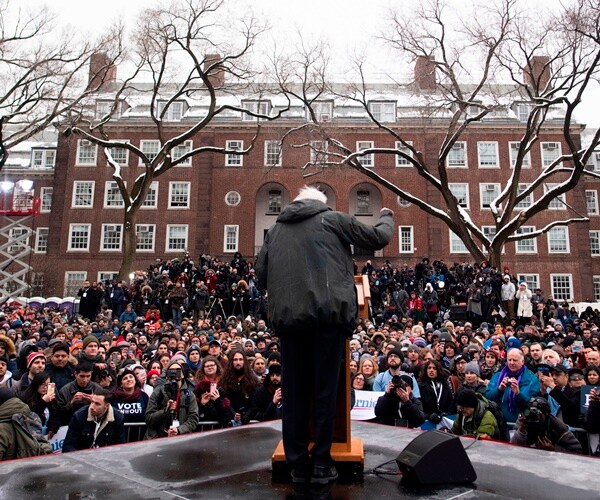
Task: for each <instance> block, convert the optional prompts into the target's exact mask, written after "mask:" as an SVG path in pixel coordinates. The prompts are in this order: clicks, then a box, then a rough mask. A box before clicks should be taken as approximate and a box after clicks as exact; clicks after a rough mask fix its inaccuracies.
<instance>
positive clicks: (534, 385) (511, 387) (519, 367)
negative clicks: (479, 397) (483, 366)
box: [485, 348, 540, 422]
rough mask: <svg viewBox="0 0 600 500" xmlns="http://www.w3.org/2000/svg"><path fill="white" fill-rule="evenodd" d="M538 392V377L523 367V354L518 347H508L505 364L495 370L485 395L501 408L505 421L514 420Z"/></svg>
mask: <svg viewBox="0 0 600 500" xmlns="http://www.w3.org/2000/svg"><path fill="white" fill-rule="evenodd" d="M539 394H540V382H539V380H538V378H537V377H536V376H535V375H534V374H533V373H532V372H530V371H529V370H528V369H527V368H526V367H525V355H524V354H523V352H522V351H521V350H520V349H516V348H513V349H510V350H509V351H508V353H507V355H506V366H505V367H504V368H503V369H502V371H500V372H497V373H496V374H495V375H494V376H493V377H492V379H491V380H490V383H489V384H488V386H487V389H486V391H485V397H486V398H487V399H489V400H491V401H495V402H496V403H498V404H499V405H500V406H501V408H502V413H503V414H504V417H505V418H506V421H507V422H516V420H517V417H518V416H519V413H520V412H521V410H522V409H523V408H525V406H526V405H527V402H528V401H529V400H530V399H531V398H532V397H534V396H537V395H539Z"/></svg>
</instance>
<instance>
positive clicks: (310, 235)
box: [256, 187, 394, 484]
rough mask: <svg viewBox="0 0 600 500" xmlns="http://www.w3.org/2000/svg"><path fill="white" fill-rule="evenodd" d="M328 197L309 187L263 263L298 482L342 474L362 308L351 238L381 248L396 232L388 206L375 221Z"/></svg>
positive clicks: (273, 235) (287, 446) (289, 451)
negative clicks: (341, 414) (349, 363)
mask: <svg viewBox="0 0 600 500" xmlns="http://www.w3.org/2000/svg"><path fill="white" fill-rule="evenodd" d="M326 203H327V197H326V196H325V194H324V193H322V192H321V191H319V190H318V189H316V188H314V187H304V188H303V189H301V190H300V193H299V195H298V196H297V197H296V199H295V200H294V201H293V202H292V203H291V204H290V205H288V206H287V207H285V209H284V210H283V211H282V212H281V214H280V215H279V217H277V223H276V224H275V225H274V226H273V227H272V228H271V229H270V230H269V232H268V233H267V235H266V236H265V242H264V244H263V247H262V249H261V251H260V254H259V256H258V259H257V263H256V271H257V276H258V279H259V280H260V282H261V283H262V284H263V285H264V286H265V288H266V289H267V291H268V294H269V310H270V316H271V321H272V327H273V330H274V332H275V334H277V335H278V336H279V338H280V340H281V355H282V362H281V367H282V380H281V382H282V391H283V394H284V404H283V413H282V419H283V422H282V430H283V446H284V450H285V455H286V461H287V462H288V464H289V465H290V466H291V468H292V481H293V482H295V483H307V482H308V481H310V482H311V483H317V484H327V483H328V482H330V481H334V480H335V479H337V470H336V468H335V466H334V461H333V459H332V457H331V443H332V441H333V427H334V421H335V408H336V394H337V387H338V381H339V371H340V363H339V361H340V360H341V359H342V356H343V353H344V346H345V343H346V339H347V338H348V337H350V336H351V334H352V331H353V330H354V328H355V327H356V319H357V316H358V305H357V300H356V291H355V285H354V277H353V274H354V265H353V262H352V252H351V245H355V246H357V247H360V248H365V249H371V250H378V249H380V248H383V247H384V246H385V245H387V244H388V243H389V241H390V240H391V238H392V235H393V232H394V226H393V212H392V211H391V210H389V209H387V208H382V209H381V212H380V216H379V220H378V221H377V222H376V223H375V225H373V226H370V225H367V224H363V223H362V222H360V221H359V220H358V219H356V218H355V217H353V216H351V215H349V214H346V213H343V212H335V211H333V210H332V209H331V208H329V207H328V206H327V205H326ZM307 346H309V347H308V348H307ZM312 401H314V446H313V448H312V450H311V452H310V455H309V451H308V446H309V443H310V437H311V436H310V431H309V423H310V418H309V411H310V407H311V402H312Z"/></svg>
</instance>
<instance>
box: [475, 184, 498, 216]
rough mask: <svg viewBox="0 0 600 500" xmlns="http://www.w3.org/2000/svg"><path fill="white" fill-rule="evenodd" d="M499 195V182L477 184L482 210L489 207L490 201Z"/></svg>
mask: <svg viewBox="0 0 600 500" xmlns="http://www.w3.org/2000/svg"><path fill="white" fill-rule="evenodd" d="M499 195H500V184H498V183H495V182H489V183H481V184H479V200H480V208H481V209H482V210H484V209H486V208H490V205H491V204H492V201H494V200H495V199H496V198H497V197H498V196H499Z"/></svg>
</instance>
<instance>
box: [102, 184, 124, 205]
mask: <svg viewBox="0 0 600 500" xmlns="http://www.w3.org/2000/svg"><path fill="white" fill-rule="evenodd" d="M124 206H125V200H123V195H122V194H121V191H119V186H118V185H117V183H116V182H115V181H106V184H105V186H104V208H122V207H124Z"/></svg>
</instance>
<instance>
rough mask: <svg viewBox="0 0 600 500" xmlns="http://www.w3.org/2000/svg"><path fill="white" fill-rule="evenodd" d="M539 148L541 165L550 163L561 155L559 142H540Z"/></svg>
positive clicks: (545, 165) (544, 165)
mask: <svg viewBox="0 0 600 500" xmlns="http://www.w3.org/2000/svg"><path fill="white" fill-rule="evenodd" d="M540 148H541V152H542V167H547V166H548V165H551V164H552V162H553V161H555V160H556V159H557V158H560V156H561V155H562V147H561V144H560V142H542V143H541V144H540Z"/></svg>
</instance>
